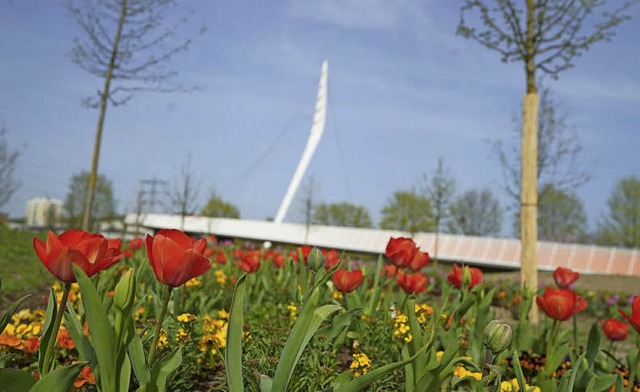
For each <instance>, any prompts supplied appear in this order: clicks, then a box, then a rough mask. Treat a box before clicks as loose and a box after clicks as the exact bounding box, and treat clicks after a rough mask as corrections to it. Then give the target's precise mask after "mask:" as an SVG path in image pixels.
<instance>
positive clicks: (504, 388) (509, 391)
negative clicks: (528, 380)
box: [500, 378, 540, 392]
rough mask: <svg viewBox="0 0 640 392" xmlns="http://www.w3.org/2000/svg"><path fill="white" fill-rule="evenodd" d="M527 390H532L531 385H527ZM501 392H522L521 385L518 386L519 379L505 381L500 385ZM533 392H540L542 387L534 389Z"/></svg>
mask: <svg viewBox="0 0 640 392" xmlns="http://www.w3.org/2000/svg"><path fill="white" fill-rule="evenodd" d="M525 388H526V389H527V390H529V388H532V387H531V385H529V384H525ZM500 392H520V384H518V379H517V378H513V379H511V381H503V382H502V383H500ZM533 392H540V387H533Z"/></svg>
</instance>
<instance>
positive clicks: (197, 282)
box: [184, 278, 202, 287]
mask: <svg viewBox="0 0 640 392" xmlns="http://www.w3.org/2000/svg"><path fill="white" fill-rule="evenodd" d="M201 284H202V282H201V281H200V279H198V278H193V279H190V280H188V281H187V283H185V284H184V285H185V287H198V286H200V285H201Z"/></svg>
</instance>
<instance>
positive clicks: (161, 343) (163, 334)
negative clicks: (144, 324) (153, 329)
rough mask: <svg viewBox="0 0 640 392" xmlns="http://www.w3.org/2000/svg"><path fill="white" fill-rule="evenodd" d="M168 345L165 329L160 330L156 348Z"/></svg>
mask: <svg viewBox="0 0 640 392" xmlns="http://www.w3.org/2000/svg"><path fill="white" fill-rule="evenodd" d="M168 345H169V339H167V331H165V330H164V329H163V330H162V331H161V332H160V339H158V344H157V346H156V347H157V348H162V347H167V346H168Z"/></svg>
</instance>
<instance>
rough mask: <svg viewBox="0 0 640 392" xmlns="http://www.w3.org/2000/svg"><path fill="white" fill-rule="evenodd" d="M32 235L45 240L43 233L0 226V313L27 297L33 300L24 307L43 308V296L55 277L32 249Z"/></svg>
mask: <svg viewBox="0 0 640 392" xmlns="http://www.w3.org/2000/svg"><path fill="white" fill-rule="evenodd" d="M34 236H38V237H40V238H44V237H45V234H44V233H33V232H29V231H19V230H10V229H8V228H6V227H5V226H2V225H0V277H1V278H2V290H1V291H0V310H4V309H6V308H7V307H8V306H10V305H11V303H13V301H15V300H16V299H17V298H20V297H22V296H23V295H26V294H33V297H32V298H31V299H30V300H29V301H28V303H27V304H25V305H23V307H29V306H31V307H33V306H37V307H42V308H44V307H45V306H46V304H45V303H44V296H46V295H47V290H48V287H49V286H50V285H51V284H52V283H53V281H54V278H53V277H52V276H51V274H50V273H49V271H47V269H46V268H44V266H43V265H42V262H41V261H40V259H38V256H36V254H35V252H34V250H33V237H34Z"/></svg>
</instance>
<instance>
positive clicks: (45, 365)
mask: <svg viewBox="0 0 640 392" xmlns="http://www.w3.org/2000/svg"><path fill="white" fill-rule="evenodd" d="M70 291H71V283H65V284H64V290H63V291H62V299H61V300H60V306H59V307H58V314H56V319H55V321H54V322H53V329H52V330H51V335H49V341H48V342H47V349H46V350H45V352H44V361H43V362H42V376H46V375H47V373H49V371H50V370H51V365H52V364H53V361H52V359H51V356H52V355H53V351H54V347H55V344H56V341H57V340H58V330H60V324H62V316H64V311H65V310H66V309H67V298H69V292H70Z"/></svg>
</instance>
